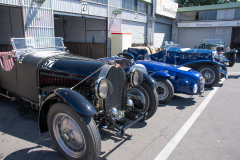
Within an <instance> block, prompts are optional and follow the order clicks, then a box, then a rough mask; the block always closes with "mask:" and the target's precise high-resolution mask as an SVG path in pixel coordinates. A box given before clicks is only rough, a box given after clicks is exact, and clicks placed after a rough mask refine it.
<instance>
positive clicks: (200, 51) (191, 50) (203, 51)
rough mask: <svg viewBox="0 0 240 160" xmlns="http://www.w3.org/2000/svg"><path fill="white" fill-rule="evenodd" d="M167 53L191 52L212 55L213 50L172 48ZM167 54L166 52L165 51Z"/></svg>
mask: <svg viewBox="0 0 240 160" xmlns="http://www.w3.org/2000/svg"><path fill="white" fill-rule="evenodd" d="M167 51H176V52H183V53H184V52H189V53H193V52H195V53H210V54H211V53H212V52H213V51H212V50H208V49H195V48H181V47H170V48H169V49H168V50H167ZM165 52H166V51H165Z"/></svg>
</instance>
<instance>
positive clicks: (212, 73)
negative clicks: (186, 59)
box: [197, 65, 220, 88]
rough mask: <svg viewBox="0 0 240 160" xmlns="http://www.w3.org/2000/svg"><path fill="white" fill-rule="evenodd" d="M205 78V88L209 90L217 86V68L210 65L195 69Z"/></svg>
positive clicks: (218, 76)
mask: <svg viewBox="0 0 240 160" xmlns="http://www.w3.org/2000/svg"><path fill="white" fill-rule="evenodd" d="M197 70H198V71H199V72H200V73H201V74H202V75H203V77H204V78H205V85H204V86H205V87H207V88H211V87H214V86H216V85H217V84H218V82H219V80H220V74H219V71H218V68H217V67H215V66H212V65H203V66H201V67H199V68H198V69H197Z"/></svg>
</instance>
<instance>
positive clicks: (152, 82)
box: [143, 73, 158, 85]
mask: <svg viewBox="0 0 240 160" xmlns="http://www.w3.org/2000/svg"><path fill="white" fill-rule="evenodd" d="M143 80H144V81H146V82H147V83H148V84H150V85H157V84H158V83H157V81H156V80H155V79H154V78H153V77H151V76H149V75H148V74H146V73H143Z"/></svg>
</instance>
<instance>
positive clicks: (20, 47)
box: [12, 37, 65, 58]
mask: <svg viewBox="0 0 240 160" xmlns="http://www.w3.org/2000/svg"><path fill="white" fill-rule="evenodd" d="M12 46H13V49H14V50H15V51H16V56H17V57H18V58H19V57H20V56H21V55H22V54H24V53H26V52H31V51H34V50H58V51H64V50H65V48H64V44H63V41H62V38H61V37H48V38H12Z"/></svg>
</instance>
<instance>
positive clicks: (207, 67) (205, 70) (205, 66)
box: [124, 47, 228, 87]
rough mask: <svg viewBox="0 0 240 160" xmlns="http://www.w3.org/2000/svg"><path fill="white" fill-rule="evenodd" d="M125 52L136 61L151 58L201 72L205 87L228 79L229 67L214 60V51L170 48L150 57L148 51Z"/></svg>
mask: <svg viewBox="0 0 240 160" xmlns="http://www.w3.org/2000/svg"><path fill="white" fill-rule="evenodd" d="M124 52H125V57H127V58H130V57H132V58H133V59H134V60H144V59H146V58H147V57H148V56H150V59H151V60H153V61H158V62H164V63H168V64H174V65H183V66H185V67H189V68H192V69H194V70H196V71H199V72H200V73H201V74H202V75H203V77H204V78H205V87H213V86H215V85H217V84H218V82H219V81H220V79H221V78H223V77H226V78H227V77H228V73H227V66H226V65H225V64H223V63H220V62H217V61H215V60H214V59H215V54H216V53H215V52H216V51H212V50H207V49H193V48H181V47H168V48H165V49H164V50H161V51H159V52H156V53H154V54H151V55H150V54H149V52H148V50H146V49H138V48H134V47H132V48H128V49H127V50H124Z"/></svg>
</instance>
